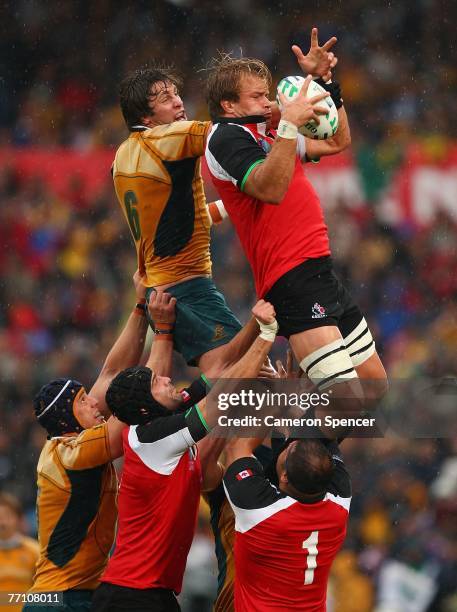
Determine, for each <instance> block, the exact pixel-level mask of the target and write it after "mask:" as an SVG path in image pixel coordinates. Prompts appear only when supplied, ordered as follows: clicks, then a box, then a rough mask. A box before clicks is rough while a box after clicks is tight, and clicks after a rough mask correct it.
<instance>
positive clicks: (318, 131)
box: [276, 76, 338, 140]
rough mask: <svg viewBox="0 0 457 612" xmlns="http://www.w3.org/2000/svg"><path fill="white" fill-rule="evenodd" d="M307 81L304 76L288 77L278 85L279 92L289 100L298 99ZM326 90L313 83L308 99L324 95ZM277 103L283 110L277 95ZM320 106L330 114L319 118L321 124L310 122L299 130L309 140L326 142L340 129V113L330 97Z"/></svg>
mask: <svg viewBox="0 0 457 612" xmlns="http://www.w3.org/2000/svg"><path fill="white" fill-rule="evenodd" d="M304 82H305V79H304V78H303V77H302V76H288V77H285V78H283V79H281V81H280V82H279V84H278V87H277V92H280V93H282V94H283V95H284V96H286V97H287V98H288V99H289V100H293V99H294V98H296V97H297V96H298V94H299V92H300V90H301V88H302V86H303V83H304ZM324 92H325V89H324V88H323V87H322V85H319V83H316V81H311V83H310V84H309V87H308V92H307V97H308V98H312V97H313V96H317V95H319V94H321V93H324ZM276 101H277V103H278V106H279V108H280V109H281V101H280V99H279V96H278V95H276ZM319 106H324V107H325V106H328V113H327V114H326V115H322V116H320V117H319V119H320V123H319V125H317V124H316V122H315V121H313V120H310V121H308V122H307V123H305V125H302V126H301V127H299V128H298V131H299V132H300V134H303V136H306V137H307V138H313V139H315V140H325V139H326V138H330V137H331V136H333V134H335V132H336V130H337V129H338V111H337V109H336V106H335V103H334V102H333V100H332V98H331V97H330V96H328V97H327V98H324V99H323V100H321V101H320V102H319Z"/></svg>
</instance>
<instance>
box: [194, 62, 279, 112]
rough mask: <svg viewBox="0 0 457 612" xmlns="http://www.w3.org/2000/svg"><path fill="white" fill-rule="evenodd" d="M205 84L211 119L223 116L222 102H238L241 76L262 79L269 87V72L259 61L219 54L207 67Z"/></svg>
mask: <svg viewBox="0 0 457 612" xmlns="http://www.w3.org/2000/svg"><path fill="white" fill-rule="evenodd" d="M208 72H209V76H208V80H207V83H206V100H207V102H208V108H209V114H210V116H211V118H212V119H215V118H216V117H218V116H220V115H221V114H223V112H224V109H223V108H222V106H221V102H222V100H229V101H230V102H238V100H239V94H240V81H241V77H242V76H243V75H251V76H255V77H258V78H259V79H262V80H264V81H265V83H266V84H267V86H268V88H270V86H271V72H270V71H269V69H268V67H267V66H266V64H264V63H263V62H262V61H261V60H258V59H254V58H252V57H241V58H234V57H232V56H231V55H230V54H229V53H221V54H220V56H219V57H218V58H214V59H213V60H212V61H211V64H210V66H209V67H208Z"/></svg>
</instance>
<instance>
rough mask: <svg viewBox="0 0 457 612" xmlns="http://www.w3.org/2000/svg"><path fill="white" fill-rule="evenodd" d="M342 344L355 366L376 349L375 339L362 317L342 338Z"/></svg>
mask: <svg viewBox="0 0 457 612" xmlns="http://www.w3.org/2000/svg"><path fill="white" fill-rule="evenodd" d="M343 341H344V344H345V346H346V348H347V350H348V353H349V356H350V357H351V360H352V365H353V366H354V367H355V368H356V367H357V366H359V365H361V364H362V363H363V362H364V361H366V360H367V359H368V358H369V357H371V356H372V355H373V354H374V352H375V351H376V345H375V341H374V340H373V336H372V335H371V332H370V330H369V328H368V324H367V322H366V321H365V318H363V319H362V320H361V321H360V323H359V324H358V325H357V327H356V328H355V329H353V330H352V331H351V333H350V334H348V335H347V336H346V338H343Z"/></svg>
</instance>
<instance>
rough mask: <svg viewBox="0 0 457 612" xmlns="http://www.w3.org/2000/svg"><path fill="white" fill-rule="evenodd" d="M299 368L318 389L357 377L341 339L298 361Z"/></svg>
mask: <svg viewBox="0 0 457 612" xmlns="http://www.w3.org/2000/svg"><path fill="white" fill-rule="evenodd" d="M300 367H301V369H302V370H303V371H304V372H305V373H306V375H307V376H308V378H309V379H310V380H311V381H312V382H313V383H314V384H315V385H316V386H318V387H319V389H320V390H322V389H326V388H327V387H331V386H332V385H334V384H336V383H338V382H341V380H342V379H343V380H349V379H351V378H357V373H356V371H355V370H354V367H353V364H352V361H351V358H350V356H349V353H348V351H347V349H346V347H345V346H344V343H343V341H342V340H335V341H334V342H330V343H329V344H326V345H325V346H322V347H321V348H319V349H317V350H315V351H313V352H312V353H311V354H310V355H307V356H306V357H305V358H304V359H302V361H301V362H300Z"/></svg>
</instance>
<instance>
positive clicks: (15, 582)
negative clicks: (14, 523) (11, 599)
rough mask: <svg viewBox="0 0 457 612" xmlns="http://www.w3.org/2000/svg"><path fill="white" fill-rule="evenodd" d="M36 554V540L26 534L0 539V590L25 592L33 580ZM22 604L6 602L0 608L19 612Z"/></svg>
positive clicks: (9, 611)
mask: <svg viewBox="0 0 457 612" xmlns="http://www.w3.org/2000/svg"><path fill="white" fill-rule="evenodd" d="M38 555H39V547H38V542H37V541H36V540H32V538H28V537H27V536H24V535H19V534H18V535H17V536H14V538H12V539H11V540H9V541H8V542H2V541H0V591H2V592H3V593H25V592H27V591H28V590H29V589H30V587H31V585H32V582H33V575H34V574H35V566H36V562H37V561H38ZM6 601H8V599H7V600H6ZM23 605H24V604H23V603H22V602H21V603H18V604H16V605H13V604H8V606H4V607H3V606H0V610H6V611H7V612H19V610H22V606H23Z"/></svg>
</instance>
